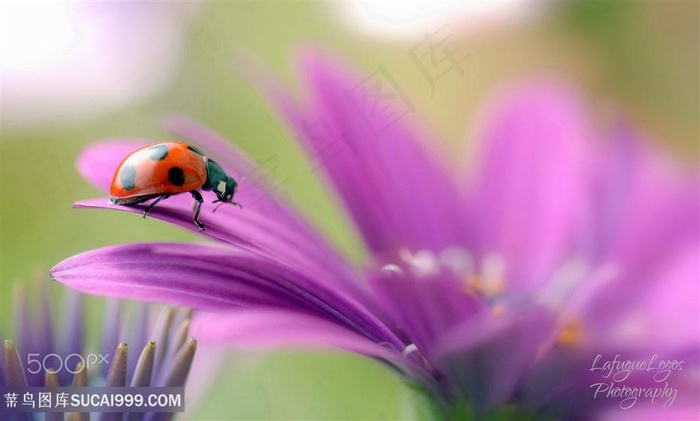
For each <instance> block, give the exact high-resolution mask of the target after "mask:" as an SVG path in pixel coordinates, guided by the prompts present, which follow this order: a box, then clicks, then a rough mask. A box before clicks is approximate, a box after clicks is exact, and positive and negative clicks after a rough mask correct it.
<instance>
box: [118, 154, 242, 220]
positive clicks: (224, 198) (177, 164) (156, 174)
mask: <svg viewBox="0 0 700 421" xmlns="http://www.w3.org/2000/svg"><path fill="white" fill-rule="evenodd" d="M199 189H202V190H210V191H212V192H214V193H215V194H216V197H217V199H216V200H214V202H213V203H217V202H222V204H223V203H231V204H233V205H236V206H239V207H241V205H240V204H239V203H236V202H234V201H233V196H234V194H236V192H237V191H238V183H237V182H236V180H234V179H233V177H229V176H228V175H227V174H226V173H225V172H224V170H223V169H222V168H221V166H220V165H219V164H217V163H216V162H215V161H213V160H211V159H209V158H207V157H206V156H205V155H204V154H203V153H202V152H200V151H199V150H197V149H196V148H194V147H192V146H190V145H188V144H186V143H177V142H165V143H156V144H152V145H148V146H144V147H142V148H139V149H137V150H135V151H134V152H132V153H130V154H129V155H128V156H127V157H126V158H124V160H123V161H122V163H121V164H119V167H118V168H117V171H116V172H115V173H114V178H113V179H112V184H111V187H110V189H109V194H110V201H111V202H112V203H113V204H115V205H125V206H133V205H136V204H139V203H143V202H146V201H148V200H151V199H156V200H155V201H154V202H153V203H151V204H150V205H149V206H148V207H147V208H146V209H145V210H144V212H143V217H144V218H145V217H146V215H148V213H149V212H150V211H151V210H152V209H153V208H154V207H155V206H156V205H157V204H158V203H159V202H160V201H161V200H164V199H167V198H168V197H170V196H173V195H176V194H180V193H185V192H189V193H190V194H192V197H193V198H194V200H196V201H197V202H196V208H195V211H194V217H193V218H192V220H193V221H194V224H195V225H196V226H197V228H199V229H200V230H202V231H204V224H202V223H201V222H199V211H200V209H201V207H202V203H203V201H204V200H203V199H202V195H201V194H200V193H199ZM215 210H216V209H215Z"/></svg>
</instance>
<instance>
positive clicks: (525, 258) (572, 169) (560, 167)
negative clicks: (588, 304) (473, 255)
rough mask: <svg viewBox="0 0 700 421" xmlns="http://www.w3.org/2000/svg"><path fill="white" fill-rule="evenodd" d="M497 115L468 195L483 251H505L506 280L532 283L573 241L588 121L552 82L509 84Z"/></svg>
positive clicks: (519, 284) (528, 285)
mask: <svg viewBox="0 0 700 421" xmlns="http://www.w3.org/2000/svg"><path fill="white" fill-rule="evenodd" d="M493 115H494V116H495V118H493V119H492V120H491V121H490V122H489V124H488V125H487V130H486V136H485V151H484V156H483V166H482V168H481V170H480V173H479V176H478V177H477V181H476V185H475V190H474V191H473V197H472V198H471V200H470V203H471V206H473V212H474V214H475V217H476V223H477V226H478V227H479V236H478V238H479V252H481V253H482V254H490V253H496V254H500V255H502V256H503V257H504V258H505V261H506V262H508V268H507V271H508V274H507V278H508V281H509V282H510V284H509V286H511V287H512V288H515V289H521V290H522V289H531V288H533V287H537V286H539V285H541V284H542V283H543V282H545V281H546V280H547V279H548V277H547V275H549V274H551V271H552V270H553V269H554V268H555V265H556V264H557V262H558V261H559V259H560V258H561V257H562V253H564V252H565V251H566V250H567V247H569V246H570V241H571V237H572V234H573V228H574V223H575V222H577V221H576V211H577V209H580V208H581V203H580V200H581V197H582V188H583V186H582V180H583V179H582V176H583V171H582V170H583V164H584V162H583V158H584V156H583V152H584V151H583V144H584V143H586V142H587V141H588V140H589V139H587V132H588V129H587V127H586V125H585V122H584V115H583V112H582V109H581V106H580V104H579V102H578V99H577V96H576V95H575V93H574V92H572V91H571V90H570V89H569V88H567V87H566V86H561V85H556V84H550V83H542V84H531V85H526V86H523V87H519V88H517V89H515V90H513V91H508V94H507V95H506V96H505V98H504V99H502V100H500V101H498V102H497V104H496V107H495V110H494V113H493Z"/></svg>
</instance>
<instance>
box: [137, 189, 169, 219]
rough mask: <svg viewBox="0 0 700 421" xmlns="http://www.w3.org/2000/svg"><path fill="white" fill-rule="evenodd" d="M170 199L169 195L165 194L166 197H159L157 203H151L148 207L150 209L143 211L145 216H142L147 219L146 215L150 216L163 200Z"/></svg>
mask: <svg viewBox="0 0 700 421" xmlns="http://www.w3.org/2000/svg"><path fill="white" fill-rule="evenodd" d="M168 197H170V195H169V194H164V195H161V196H159V197H158V198H157V199H156V200H155V201H153V203H151V204H150V205H148V207H147V208H146V209H145V210H144V211H143V216H142V217H143V218H146V215H148V214H149V213H150V212H151V211H152V210H153V208H154V207H156V205H157V204H158V203H159V202H160V201H161V200H165V199H167V198H168Z"/></svg>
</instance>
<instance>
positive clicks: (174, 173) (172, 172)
mask: <svg viewBox="0 0 700 421" xmlns="http://www.w3.org/2000/svg"><path fill="white" fill-rule="evenodd" d="M168 181H170V182H171V183H172V184H173V185H174V186H181V185H183V184H185V172H184V171H182V168H179V167H172V168H170V169H169V170H168Z"/></svg>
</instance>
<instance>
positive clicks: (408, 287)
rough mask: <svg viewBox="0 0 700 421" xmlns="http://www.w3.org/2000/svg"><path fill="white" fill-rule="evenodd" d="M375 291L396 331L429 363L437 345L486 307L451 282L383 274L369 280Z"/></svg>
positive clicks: (454, 282)
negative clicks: (404, 336)
mask: <svg viewBox="0 0 700 421" xmlns="http://www.w3.org/2000/svg"><path fill="white" fill-rule="evenodd" d="M370 284H371V286H372V290H373V291H374V293H375V294H376V296H377V300H378V301H379V302H381V303H382V304H383V305H384V307H385V308H386V310H387V311H388V312H389V314H390V315H391V316H392V317H393V319H394V320H395V321H396V323H397V327H398V328H399V329H400V330H401V331H403V332H405V333H406V334H407V335H408V337H409V338H410V339H411V340H412V341H413V344H414V345H416V347H417V348H418V350H419V351H420V352H421V353H422V354H423V356H425V357H427V358H428V359H430V357H431V352H432V349H431V347H432V346H433V345H434V341H435V339H436V338H437V337H439V336H440V335H442V334H444V333H445V332H446V331H448V330H450V329H452V328H454V327H455V326H457V325H458V324H460V323H463V322H465V321H466V320H468V319H469V318H470V317H472V316H474V315H475V314H476V313H477V312H478V311H479V310H482V309H483V307H484V304H483V303H481V302H480V301H479V300H478V299H477V298H476V297H475V296H473V295H471V294H469V293H468V292H467V290H466V288H464V287H462V286H460V285H459V283H458V282H457V281H456V280H455V279H452V278H448V277H445V276H435V277H428V278H417V277H413V276H410V275H403V274H397V273H391V272H389V273H385V272H383V273H381V274H377V275H376V276H373V277H371V278H370Z"/></svg>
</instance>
